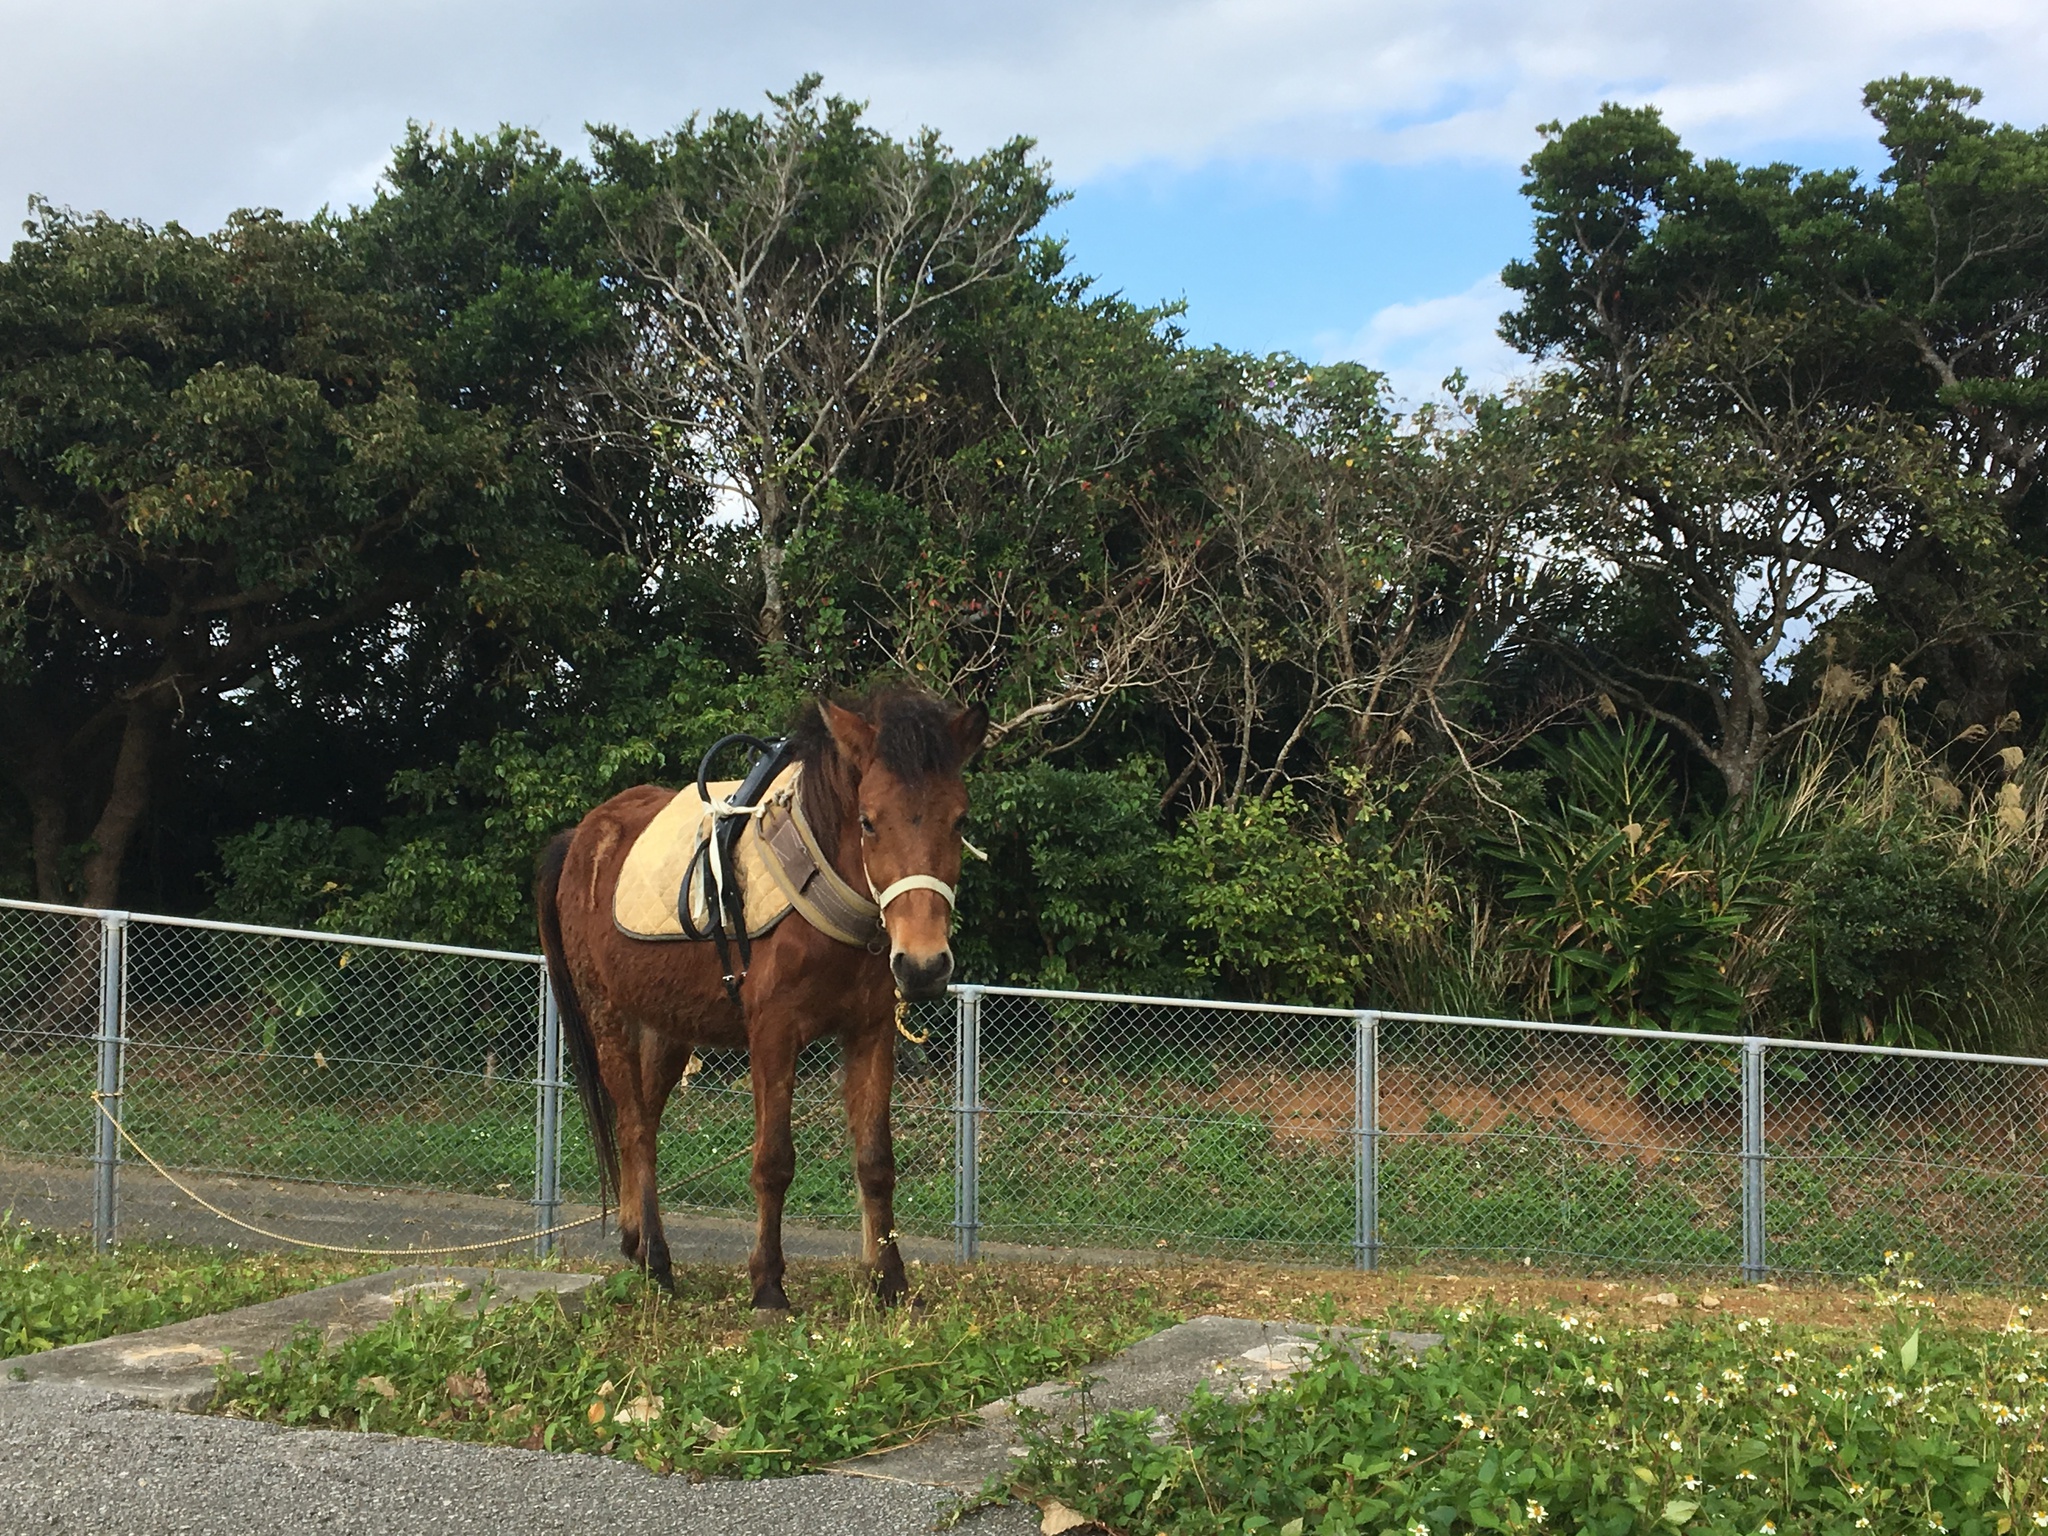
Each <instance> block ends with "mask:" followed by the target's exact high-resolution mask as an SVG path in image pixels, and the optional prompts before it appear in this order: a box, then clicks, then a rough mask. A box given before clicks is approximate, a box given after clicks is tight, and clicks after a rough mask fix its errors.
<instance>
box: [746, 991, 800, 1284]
mask: <svg viewBox="0 0 2048 1536" xmlns="http://www.w3.org/2000/svg"><path fill="white" fill-rule="evenodd" d="M794 1035H795V1031H794V1030H787V1031H784V1030H768V1029H764V1030H760V1031H758V1032H757V1033H756V1036H755V1038H754V1040H753V1041H752V1049H751V1050H750V1051H749V1053H748V1062H749V1066H750V1071H751V1075H752V1078H753V1086H754V1179H753V1183H754V1210H755V1213H756V1225H755V1228H754V1255H753V1257H752V1258H751V1259H749V1260H748V1261H747V1275H748V1278H750V1279H751V1280H752V1281H753V1282H754V1310H755V1311H757V1312H767V1311H773V1312H786V1311H788V1310H789V1295H788V1293H787V1292H785V1291H784V1290H783V1288H782V1276H783V1271H784V1269H785V1265H784V1262H783V1257H782V1203H783V1200H784V1198H785V1197H786V1196H787V1195H788V1194H789V1181H790V1180H791V1179H792V1178H794V1177H795V1176H796V1142H795V1139H794V1138H793V1137H792V1135H791V1134H790V1126H789V1103H790V1096H791V1095H792V1094H793V1093H794V1092H795V1091H796V1044H795V1040H794Z"/></svg>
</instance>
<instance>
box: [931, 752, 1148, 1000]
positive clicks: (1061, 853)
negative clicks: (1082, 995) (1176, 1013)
mask: <svg viewBox="0 0 2048 1536" xmlns="http://www.w3.org/2000/svg"><path fill="white" fill-rule="evenodd" d="M1160 777H1161V775H1160V773H1159V770H1158V766H1157V765H1156V764H1154V763H1149V762H1145V761H1142V760H1140V761H1134V762H1129V763H1125V764H1124V765H1122V766H1121V767H1118V768H1115V769H1110V770H1091V769H1081V768H1062V767H1059V766H1057V765H1055V764H1053V763H1051V762H1047V761H1046V760H1044V759H1042V758H1041V759H1038V760H1036V761H1033V762H1029V763H1027V764H1025V765H1024V766H1023V767H1021V768H1013V769H1002V768H989V769H983V770H981V771H980V772H977V773H975V774H974V775H973V776H972V778H971V781H970V784H969V792H970V795H971V796H972V804H973V808H974V811H973V815H974V825H973V827H972V828H971V829H970V832H969V836H970V838H971V840H972V841H974V842H975V843H977V844H978V845H979V846H980V847H982V848H983V849H984V850H985V851H986V852H987V854H988V856H989V861H988V863H987V864H986V865H981V864H975V863H970V864H969V865H968V866H967V868H966V869H965V871H964V879H963V882H962V896H961V925H962V932H961V936H960V950H961V957H962V964H963V967H964V972H965V974H967V975H970V976H975V977H979V978H986V979H987V980H990V981H1008V982H1027V983H1036V984H1038V985H1042V986H1052V987H1067V988H1072V987H1083V988H1097V989H1101V988H1113V987H1123V988H1126V989H1138V990H1144V989H1148V988H1152V987H1160V986H1165V987H1168V988H1169V989H1173V990H1177V988H1176V987H1175V986H1174V981H1175V977H1174V974H1173V972H1172V970H1171V968H1170V953H1171V951H1170V945H1171V941H1172V938H1173V933H1174V921H1175V918H1176V916H1177V896H1176V892H1175V889H1174V887H1173V884H1172V882H1171V880H1170V879H1169V878H1168V875H1167V871H1166V869H1165V867H1164V866H1163V864H1162V862H1161V855H1160V842H1161V839H1162V838H1163V837H1164V835H1165V827H1164V824H1163V821H1162V817H1161V813H1160V807H1159V781H1160Z"/></svg>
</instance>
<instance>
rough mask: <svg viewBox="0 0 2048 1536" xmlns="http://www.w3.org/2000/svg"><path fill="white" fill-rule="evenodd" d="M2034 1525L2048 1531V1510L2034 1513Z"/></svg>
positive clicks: (2039, 1510)
mask: <svg viewBox="0 0 2048 1536" xmlns="http://www.w3.org/2000/svg"><path fill="white" fill-rule="evenodd" d="M2034 1524H2035V1526H2036V1527H2038V1528H2044V1529H2048V1509H2037V1510H2035V1511H2034Z"/></svg>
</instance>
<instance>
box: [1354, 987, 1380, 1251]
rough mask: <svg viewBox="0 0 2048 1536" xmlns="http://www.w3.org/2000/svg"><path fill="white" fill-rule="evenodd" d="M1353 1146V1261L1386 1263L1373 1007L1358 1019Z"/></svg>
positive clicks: (1377, 1018) (1377, 1031) (1377, 1026)
mask: <svg viewBox="0 0 2048 1536" xmlns="http://www.w3.org/2000/svg"><path fill="white" fill-rule="evenodd" d="M1352 1034H1353V1043H1352V1057H1351V1126H1352V1131H1351V1137H1352V1141H1351V1147H1352V1171H1353V1179H1354V1185H1355V1187H1354V1189H1353V1192H1352V1200H1353V1203H1354V1229H1353V1231H1352V1235H1351V1262H1352V1264H1353V1265H1354V1266H1355V1267H1357V1268H1359V1269H1378V1268H1379V1267H1380V1016H1379V1014H1378V1013H1376V1012H1374V1011H1372V1010H1371V1009H1368V1010H1367V1011H1365V1012H1364V1013H1361V1014H1359V1015H1358V1017H1357V1019H1356V1020H1355V1021H1354V1023H1353V1029H1352Z"/></svg>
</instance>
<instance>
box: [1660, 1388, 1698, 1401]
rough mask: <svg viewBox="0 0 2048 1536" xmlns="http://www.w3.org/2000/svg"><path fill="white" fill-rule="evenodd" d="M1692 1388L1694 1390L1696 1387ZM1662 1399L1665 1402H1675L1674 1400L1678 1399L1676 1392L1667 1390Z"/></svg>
mask: <svg viewBox="0 0 2048 1536" xmlns="http://www.w3.org/2000/svg"><path fill="white" fill-rule="evenodd" d="M1694 1390H1695V1391H1697V1390H1698V1389H1697V1388H1695V1389H1694ZM1664 1401H1665V1402H1667V1403H1675V1402H1677V1401H1678V1394H1677V1393H1676V1392H1669V1391H1667V1392H1666V1393H1665V1394H1664Z"/></svg>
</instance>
